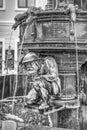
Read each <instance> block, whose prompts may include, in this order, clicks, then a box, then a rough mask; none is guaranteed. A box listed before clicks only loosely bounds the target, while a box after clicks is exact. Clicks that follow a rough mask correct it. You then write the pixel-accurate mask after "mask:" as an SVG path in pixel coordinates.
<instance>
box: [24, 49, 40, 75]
mask: <svg viewBox="0 0 87 130" xmlns="http://www.w3.org/2000/svg"><path fill="white" fill-rule="evenodd" d="M23 64H24V67H25V70H26V71H27V72H28V73H29V74H33V73H37V71H38V70H39V68H40V66H41V65H40V58H39V57H38V56H37V55H36V54H35V53H33V52H29V53H28V54H26V55H25V56H24V58H23Z"/></svg>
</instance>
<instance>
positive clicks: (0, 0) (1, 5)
mask: <svg viewBox="0 0 87 130" xmlns="http://www.w3.org/2000/svg"><path fill="white" fill-rule="evenodd" d="M0 10H5V0H0Z"/></svg>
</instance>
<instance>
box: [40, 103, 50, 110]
mask: <svg viewBox="0 0 87 130" xmlns="http://www.w3.org/2000/svg"><path fill="white" fill-rule="evenodd" d="M46 108H49V105H48V104H47V103H46V102H43V103H42V104H41V105H40V106H39V109H40V110H41V109H46Z"/></svg>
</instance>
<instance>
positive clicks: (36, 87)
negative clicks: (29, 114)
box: [23, 52, 61, 109]
mask: <svg viewBox="0 0 87 130" xmlns="http://www.w3.org/2000/svg"><path fill="white" fill-rule="evenodd" d="M23 65H24V68H25V71H26V73H27V74H28V76H30V75H32V76H30V77H32V81H31V84H32V88H31V90H30V91H29V93H28V95H27V96H26V98H27V100H28V104H32V103H34V102H36V99H39V102H41V103H40V105H39V109H43V108H46V107H48V106H49V100H50V99H55V98H58V97H59V96H60V92H61V85H60V79H59V76H58V67H57V64H56V62H55V59H54V58H52V57H48V56H47V57H45V58H42V59H41V58H39V57H38V56H37V55H36V54H35V53H33V52H29V53H28V54H27V55H25V57H24V58H23Z"/></svg>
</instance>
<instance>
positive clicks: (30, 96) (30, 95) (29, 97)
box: [26, 88, 37, 104]
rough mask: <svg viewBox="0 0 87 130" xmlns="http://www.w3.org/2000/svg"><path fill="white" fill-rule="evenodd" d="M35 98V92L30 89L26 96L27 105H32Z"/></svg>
mask: <svg viewBox="0 0 87 130" xmlns="http://www.w3.org/2000/svg"><path fill="white" fill-rule="evenodd" d="M36 98H37V92H36V90H35V89H34V88H32V89H31V90H30V92H29V93H28V95H27V96H26V99H27V103H28V104H32V103H33V102H34V101H35V100H36Z"/></svg>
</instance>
